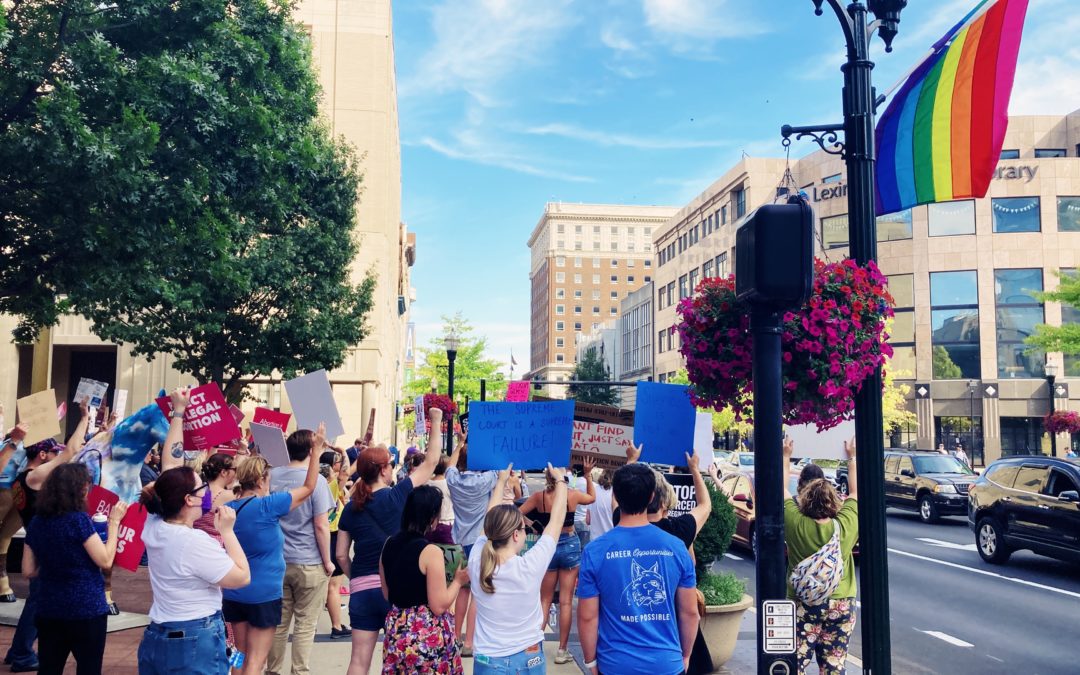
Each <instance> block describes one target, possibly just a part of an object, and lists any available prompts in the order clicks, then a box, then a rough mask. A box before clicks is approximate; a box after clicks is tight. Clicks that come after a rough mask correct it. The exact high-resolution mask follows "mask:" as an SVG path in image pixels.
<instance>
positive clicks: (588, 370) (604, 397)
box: [566, 347, 619, 405]
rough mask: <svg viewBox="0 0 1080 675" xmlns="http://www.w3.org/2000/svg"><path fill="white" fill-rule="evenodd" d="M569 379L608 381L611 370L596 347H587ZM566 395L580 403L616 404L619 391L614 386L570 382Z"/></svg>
mask: <svg viewBox="0 0 1080 675" xmlns="http://www.w3.org/2000/svg"><path fill="white" fill-rule="evenodd" d="M570 379H571V380H576V381H579V382H610V381H611V371H610V370H609V369H608V367H607V364H606V363H604V360H603V359H602V358H600V352H599V350H597V348H596V347H589V348H588V349H586V350H585V354H584V355H583V356H582V358H581V360H580V361H578V362H577V365H575V366H574V372H573V373H572V374H571V375H570ZM566 397H567V398H572V399H574V400H576V401H581V402H582V403H596V404H599V405H618V404H619V393H618V392H617V391H615V388H614V387H605V386H602V385H579V384H571V385H570V386H569V387H567V388H566Z"/></svg>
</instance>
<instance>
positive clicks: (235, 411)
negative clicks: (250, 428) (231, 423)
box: [229, 403, 245, 424]
mask: <svg viewBox="0 0 1080 675" xmlns="http://www.w3.org/2000/svg"><path fill="white" fill-rule="evenodd" d="M229 412H231V413H232V416H233V419H234V420H236V423H237V424H240V422H242V421H244V417H245V415H244V411H243V410H241V409H240V407H239V406H235V405H233V404H232V403H230V404H229Z"/></svg>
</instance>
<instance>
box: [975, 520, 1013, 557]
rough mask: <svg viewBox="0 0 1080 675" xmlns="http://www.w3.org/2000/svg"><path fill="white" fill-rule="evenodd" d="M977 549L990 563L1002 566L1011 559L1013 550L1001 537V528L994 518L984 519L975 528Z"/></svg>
mask: <svg viewBox="0 0 1080 675" xmlns="http://www.w3.org/2000/svg"><path fill="white" fill-rule="evenodd" d="M975 547H976V548H978V549H979V555H980V556H982V559H983V560H985V561H986V562H988V563H991V564H994V565H1000V564H1002V563H1004V562H1005V561H1006V560H1008V559H1009V556H1010V555H1012V550H1010V549H1009V547H1008V545H1007V544H1006V543H1005V540H1004V539H1002V537H1001V526H999V525H998V523H997V521H996V520H994V519H993V518H983V519H982V520H980V521H979V525H978V527H976V528H975Z"/></svg>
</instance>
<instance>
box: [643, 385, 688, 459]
mask: <svg viewBox="0 0 1080 675" xmlns="http://www.w3.org/2000/svg"><path fill="white" fill-rule="evenodd" d="M696 413H697V411H696V410H695V409H694V405H693V404H692V403H691V402H690V394H689V387H686V386H685V385H681V384H660V383H659V382H638V384H637V405H636V409H635V411H634V445H642V444H644V445H645V447H644V449H642V451H641V461H643V462H651V463H653V464H670V465H672V466H686V454H687V453H692V452H693V451H694V423H695V421H696V417H695V415H696Z"/></svg>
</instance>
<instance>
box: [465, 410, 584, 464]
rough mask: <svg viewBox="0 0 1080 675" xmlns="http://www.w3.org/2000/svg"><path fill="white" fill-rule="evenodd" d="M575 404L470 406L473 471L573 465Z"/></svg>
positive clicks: (470, 457) (470, 449) (470, 441)
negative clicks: (508, 466)
mask: <svg viewBox="0 0 1080 675" xmlns="http://www.w3.org/2000/svg"><path fill="white" fill-rule="evenodd" d="M573 434H574V402H573V401H538V402H533V403H507V402H477V401H473V402H472V403H470V404H469V469H471V470H474V471H484V470H488V469H505V468H506V465H507V464H510V463H511V462H513V463H514V468H515V469H543V468H546V467H547V465H548V462H551V464H552V466H568V465H569V464H570V446H571V444H572V439H573Z"/></svg>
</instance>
